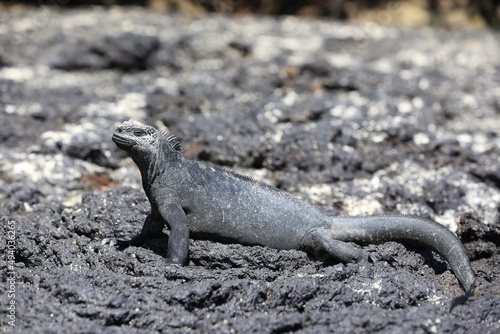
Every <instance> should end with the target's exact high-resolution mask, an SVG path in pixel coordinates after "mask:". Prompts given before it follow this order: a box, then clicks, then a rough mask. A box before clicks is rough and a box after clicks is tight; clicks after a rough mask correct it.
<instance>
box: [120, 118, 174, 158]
mask: <svg viewBox="0 0 500 334" xmlns="http://www.w3.org/2000/svg"><path fill="white" fill-rule="evenodd" d="M112 139H113V142H114V143H115V144H116V146H118V148H120V149H122V150H124V151H127V152H128V153H129V154H130V155H131V156H132V158H133V159H134V160H136V158H138V159H141V160H150V158H152V157H156V156H157V155H158V154H159V153H160V152H165V151H167V152H165V153H168V152H179V151H180V150H181V146H180V144H179V141H178V140H177V138H175V136H173V135H171V134H170V132H168V131H158V130H156V129H155V128H153V127H152V126H149V125H145V124H142V123H140V122H137V121H133V120H130V121H126V122H124V123H122V124H120V125H118V126H117V127H116V130H115V132H114V133H113V138H112Z"/></svg>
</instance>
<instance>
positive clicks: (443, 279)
mask: <svg viewBox="0 0 500 334" xmlns="http://www.w3.org/2000/svg"><path fill="white" fill-rule="evenodd" d="M499 43H500V41H499V35H498V34H497V33H492V32H489V31H455V32H451V31H436V30H399V29H395V28H382V27H378V26H355V25H345V24H339V23H333V22H327V21H305V20H304V21H302V20H299V19H297V18H293V17H284V18H278V19H275V18H250V17H247V18H241V19H235V18H228V17H224V16H208V17H204V18H196V19H195V18H185V17H180V16H165V15H160V14H153V13H149V12H146V11H143V10H140V9H110V10H102V9H88V10H81V11H80V10H79V11H73V10H60V11H53V10H45V9H44V10H40V11H36V12H35V11H18V12H1V13H0V48H1V50H2V51H3V54H2V55H1V59H2V62H1V63H0V138H1V143H0V218H1V223H2V225H1V229H2V232H1V233H2V235H6V236H9V237H10V236H12V235H13V234H12V232H11V231H12V229H11V227H12V226H15V236H14V239H15V252H14V253H13V254H14V257H13V259H14V260H13V261H12V262H10V259H11V258H10V257H9V256H8V255H9V252H8V250H9V244H8V240H9V239H7V238H0V250H2V253H1V256H0V258H1V260H2V263H6V264H7V265H2V266H1V269H0V277H1V278H2V279H1V281H2V285H1V286H0V292H1V294H0V300H1V301H2V305H8V303H10V302H11V301H12V300H14V301H15V306H16V309H15V316H16V322H15V324H16V329H18V330H24V331H28V330H29V331H33V332H82V331H85V332H103V331H106V332H116V333H121V332H123V333H125V332H126V333H130V332H141V333H142V332H144V333H146V332H148V333H149V332H152V331H153V332H154V331H158V332H160V331H169V332H170V331H171V332H222V333H225V332H232V331H236V332H245V333H247V332H255V333H263V332H264V333H266V332H267V333H282V332H294V331H299V332H304V333H318V332H326V331H333V330H335V331H338V332H345V333H351V332H352V333H353V332H360V331H367V332H373V331H384V332H401V331H408V332H412V333H413V332H415V333H422V332H450V333H451V332H453V333H462V332H483V333H494V332H496V331H498V330H500V323H499V322H498V321H499V319H500V311H499V310H500V297H499V295H500V290H499V286H500V276H499V274H500V272H499V269H498V268H499V267H500V253H499V245H500V218H499V216H500V213H499V209H500V181H499V180H500V169H499V166H500V136H499V135H500V130H499V129H500V126H499V125H500V91H499V90H498V86H499V81H498V79H499V78H500V62H499V59H500V48H499ZM129 118H133V119H137V120H139V121H142V122H146V123H149V124H151V125H154V126H157V127H162V126H165V125H166V126H168V127H169V128H170V129H171V131H172V132H173V133H175V134H176V135H178V137H179V138H180V139H181V140H182V143H183V146H184V154H185V155H186V156H188V157H190V158H194V159H201V160H207V161H212V162H215V163H219V164H222V165H226V166H229V167H232V168H234V169H236V170H238V171H240V172H243V173H246V174H249V175H251V176H253V177H256V178H258V179H262V180H265V181H266V182H268V183H270V184H273V185H275V186H278V187H280V188H282V189H285V190H288V191H290V192H292V193H294V194H296V195H297V196H299V197H302V198H303V199H304V200H306V201H309V202H311V203H312V204H314V205H317V206H318V207H319V208H320V209H321V210H324V211H325V212H329V213H331V214H343V215H357V214H373V213H382V212H402V213H411V214H421V215H428V216H431V217H433V218H434V219H436V220H437V221H438V222H440V223H442V224H445V225H446V226H448V227H449V228H451V229H452V230H453V231H455V232H456V233H457V234H458V235H459V237H460V238H461V239H462V241H463V242H464V244H465V247H466V249H467V251H468V254H469V256H470V258H471V259H473V263H472V265H473V267H474V269H475V270H476V273H477V275H478V289H477V293H476V296H475V297H473V298H471V299H470V300H469V301H468V302H467V304H465V305H463V306H458V307H456V308H455V309H454V310H453V311H451V312H450V311H449V310H448V303H449V301H450V300H451V298H453V297H454V296H456V295H458V294H459V293H461V290H460V287H459V284H458V282H457V280H456V278H455V277H454V275H453V274H452V273H451V272H450V271H449V270H448V268H447V265H446V263H445V262H443V261H442V259H440V258H439V257H438V256H437V255H435V254H433V253H432V252H429V251H427V250H423V249H421V248H416V247H413V246H412V245H405V246H403V245H401V244H398V243H386V244H383V245H378V246H367V249H368V250H369V251H371V252H374V254H376V255H380V256H381V258H388V257H394V258H395V261H392V262H385V261H380V262H376V263H369V264H368V263H364V264H347V265H344V264H338V263H330V262H326V263H324V262H321V261H318V260H314V259H310V258H308V257H307V255H306V254H305V253H302V252H300V251H276V250H272V249H266V248H263V247H243V246H241V245H224V244H218V243H214V242H210V241H192V242H191V250H192V251H191V255H190V265H189V266H187V267H184V268H177V267H169V266H167V265H165V263H164V261H163V260H164V259H163V256H164V255H165V250H166V242H167V240H168V231H165V232H166V234H165V236H164V237H162V238H159V239H158V240H153V241H151V242H149V243H148V244H147V245H146V246H145V247H141V248H136V247H131V248H129V249H127V250H124V251H120V250H117V249H115V248H112V247H109V246H101V243H100V241H101V240H102V238H103V237H109V236H131V235H133V234H135V233H136V232H137V231H138V230H139V229H140V227H141V226H142V221H143V219H144V218H145V215H146V213H147V212H148V209H149V208H148V203H147V200H146V198H145V195H144V194H143V191H142V189H141V188H140V179H139V174H138V171H137V169H136V167H135V166H134V165H133V163H132V162H131V161H130V160H129V159H128V158H126V157H125V156H124V154H123V152H120V151H119V150H118V149H117V148H115V147H114V145H113V143H112V142H111V138H110V136H111V133H112V131H113V129H114V127H115V126H116V125H117V124H118V123H120V122H122V121H124V120H127V119H129ZM11 272H14V273H15V275H16V276H15V280H16V282H17V284H16V285H15V293H14V294H15V296H14V297H12V298H11V297H9V293H8V292H9V291H10V289H11V287H10V285H9V284H8V283H6V282H7V279H9V278H10V275H11V274H10V273H11ZM9 314H10V313H9V310H8V309H7V308H6V307H3V306H2V309H1V311H0V317H1V321H2V323H1V325H2V330H7V329H9V326H10V325H9V324H8V321H9V318H8V315H9Z"/></svg>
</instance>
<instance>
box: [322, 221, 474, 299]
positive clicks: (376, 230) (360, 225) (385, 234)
mask: <svg viewBox="0 0 500 334" xmlns="http://www.w3.org/2000/svg"><path fill="white" fill-rule="evenodd" d="M331 223H332V224H331V233H332V238H334V239H337V240H341V241H348V242H355V243H360V244H369V243H370V244H376V243H381V242H386V241H399V242H402V243H408V244H418V245H421V246H424V247H429V248H431V249H432V250H434V251H435V252H437V253H438V254H440V255H441V256H443V257H444V258H445V259H446V261H448V263H449V264H450V266H451V269H452V270H453V272H454V273H455V275H456V277H457V278H458V280H459V281H460V283H461V284H462V287H463V288H464V290H465V292H466V294H465V299H466V298H467V297H468V296H470V295H472V294H473V292H474V288H475V284H474V282H475V276H474V273H473V271H472V268H471V266H470V263H469V259H468V257H467V255H466V254H465V250H464V247H463V245H462V243H461V242H460V240H459V239H458V238H457V237H456V236H455V234H453V233H452V232H451V231H450V230H449V229H447V228H446V227H444V226H443V225H440V224H438V223H436V222H435V221H433V220H431V219H426V218H423V217H417V216H407V215H376V216H366V217H333V218H332V221H331ZM465 299H464V300H465Z"/></svg>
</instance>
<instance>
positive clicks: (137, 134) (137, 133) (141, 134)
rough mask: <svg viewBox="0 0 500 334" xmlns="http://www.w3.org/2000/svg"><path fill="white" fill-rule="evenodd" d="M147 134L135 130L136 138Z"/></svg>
mask: <svg viewBox="0 0 500 334" xmlns="http://www.w3.org/2000/svg"><path fill="white" fill-rule="evenodd" d="M145 134H146V133H145V132H144V131H142V130H134V136H136V137H142V136H144V135H145Z"/></svg>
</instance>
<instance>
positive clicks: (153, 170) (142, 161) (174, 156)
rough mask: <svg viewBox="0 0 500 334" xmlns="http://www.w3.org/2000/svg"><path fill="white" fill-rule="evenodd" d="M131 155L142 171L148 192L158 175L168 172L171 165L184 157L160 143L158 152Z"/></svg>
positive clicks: (144, 186)
mask: <svg viewBox="0 0 500 334" xmlns="http://www.w3.org/2000/svg"><path fill="white" fill-rule="evenodd" d="M141 153H142V152H141ZM131 157H132V160H134V162H135V163H136V165H137V167H138V168H139V170H140V172H141V177H142V185H143V188H144V190H145V191H146V193H148V192H149V188H150V187H151V185H152V184H153V182H154V181H155V180H156V178H157V177H158V176H161V175H163V174H164V173H166V172H167V170H168V168H169V166H173V164H174V163H175V162H177V161H178V160H179V159H182V155H181V154H179V153H178V152H173V151H171V150H169V149H168V148H167V147H166V146H165V145H159V149H158V151H157V152H156V154H149V155H147V154H144V153H143V154H131Z"/></svg>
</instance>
